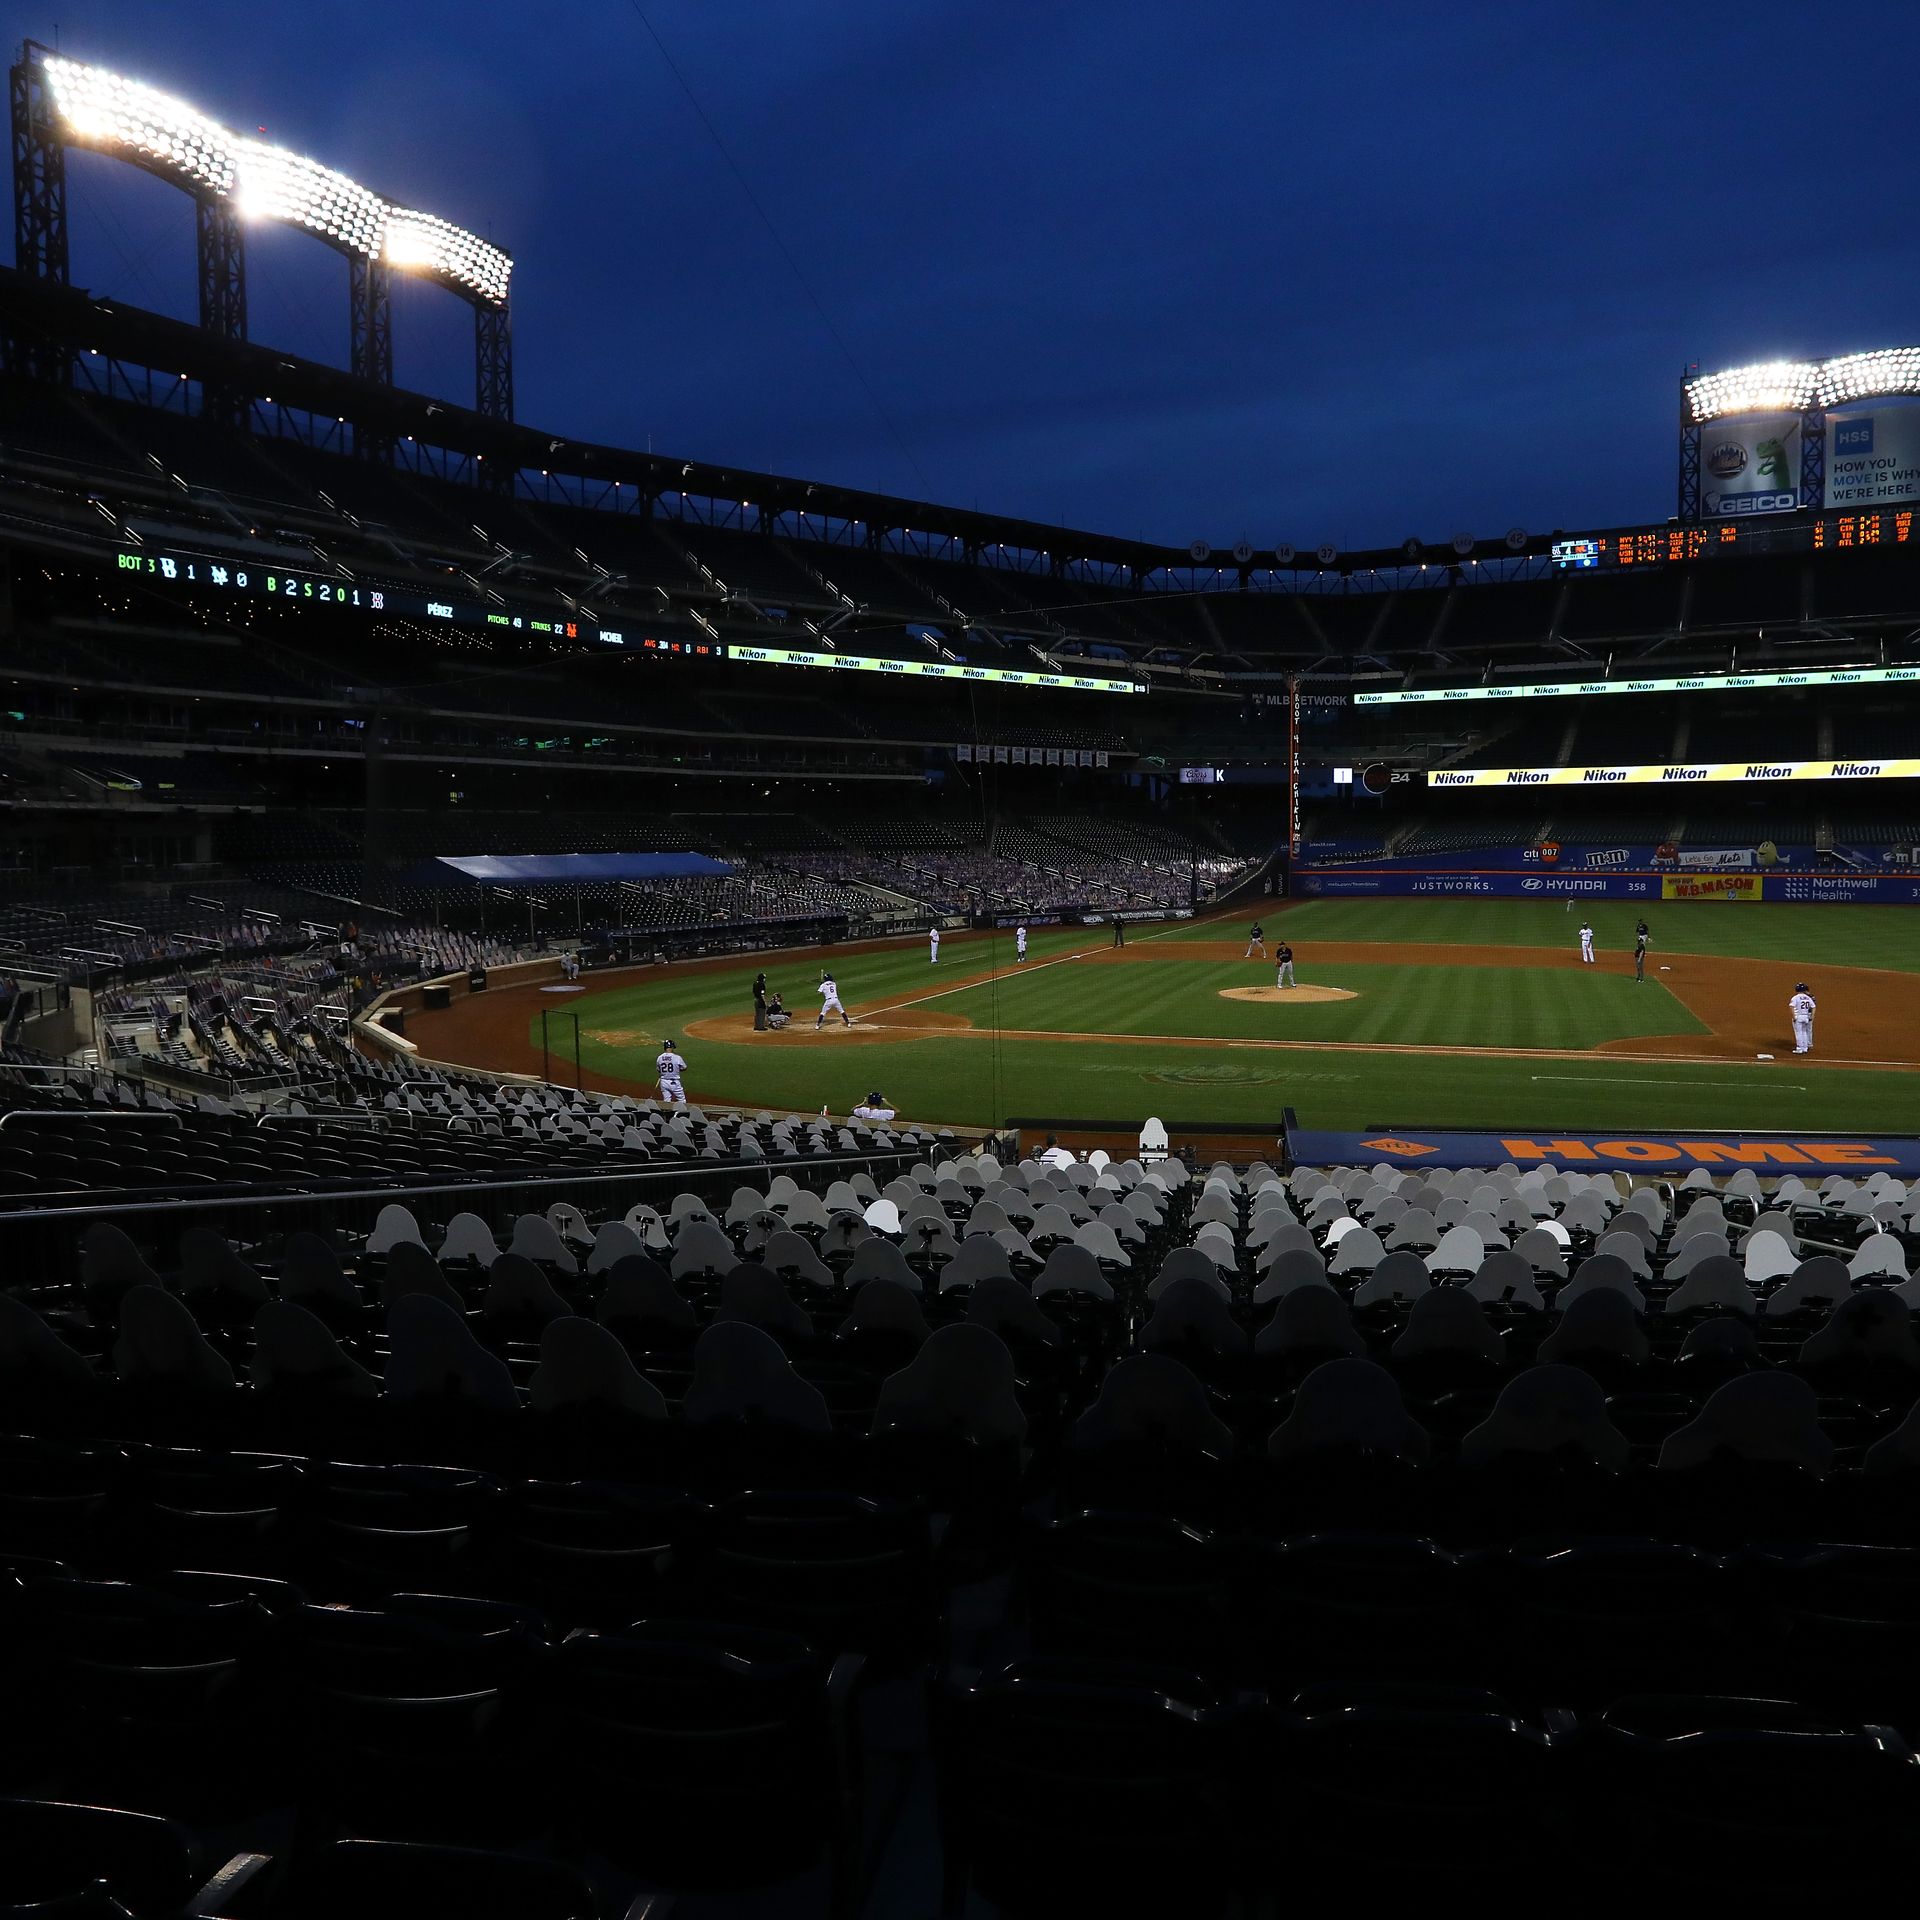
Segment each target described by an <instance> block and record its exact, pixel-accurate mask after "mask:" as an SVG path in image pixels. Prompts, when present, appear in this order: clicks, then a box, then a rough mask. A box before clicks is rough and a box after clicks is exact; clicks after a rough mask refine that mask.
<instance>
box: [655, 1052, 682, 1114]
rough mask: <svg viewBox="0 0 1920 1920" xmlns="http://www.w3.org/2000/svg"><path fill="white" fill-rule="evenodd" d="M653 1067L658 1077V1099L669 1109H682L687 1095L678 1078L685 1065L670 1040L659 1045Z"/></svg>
mask: <svg viewBox="0 0 1920 1920" xmlns="http://www.w3.org/2000/svg"><path fill="white" fill-rule="evenodd" d="M653 1065H654V1071H655V1072H656V1073H658V1074H659V1076H660V1098H661V1099H662V1100H663V1101H664V1102H665V1103H666V1104H667V1105H668V1106H670V1107H684V1106H685V1105H686V1104H687V1094H686V1089H685V1088H684V1087H682V1086H681V1084H680V1076H681V1075H682V1074H684V1073H685V1072H686V1070H687V1063H686V1062H685V1061H684V1060H683V1059H681V1057H680V1055H679V1053H678V1051H677V1050H676V1049H675V1047H674V1044H673V1042H672V1041H671V1040H667V1041H663V1042H662V1043H661V1047H660V1051H659V1053H657V1054H656V1055H655V1056H654V1062H653Z"/></svg>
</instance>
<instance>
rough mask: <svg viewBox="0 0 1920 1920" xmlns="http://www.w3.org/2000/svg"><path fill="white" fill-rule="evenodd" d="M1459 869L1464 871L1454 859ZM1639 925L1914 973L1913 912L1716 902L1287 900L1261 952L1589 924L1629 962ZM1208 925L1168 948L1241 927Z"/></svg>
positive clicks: (1175, 938)
mask: <svg viewBox="0 0 1920 1920" xmlns="http://www.w3.org/2000/svg"><path fill="white" fill-rule="evenodd" d="M1461 864H1462V865H1463V866H1465V865H1470V864H1471V862H1470V860H1468V859H1465V858H1463V859H1462V862H1461ZM1643 917H1644V918H1645V920H1646V922H1647V924H1648V927H1649V929H1650V931H1651V933H1652V939H1653V951H1654V955H1655V958H1656V961H1657V959H1658V956H1659V955H1660V954H1662V953H1724V954H1730V955H1740V956H1745V957H1747V958H1750V959H1756V960H1784V961H1787V962H1789V963H1792V962H1796V961H1802V962H1805V963H1806V964H1807V965H1809V966H1819V965H1828V966H1854V967H1885V968H1889V969H1891V970H1893V971H1895V972H1900V973H1915V972H1920V908H1914V907H1864V906H1859V907H1856V906H1832V907H1820V906H1806V905H1801V904H1798V903H1793V902H1781V903H1779V904H1772V903H1769V904H1765V905H1759V904H1755V903H1753V902H1751V901H1736V902H1733V903H1731V904H1729V903H1728V902H1726V901H1723V900H1666V901H1662V900H1648V901H1645V902H1640V901H1635V900H1594V901H1580V900H1576V901H1575V902H1574V904H1573V907H1572V910H1571V911H1569V910H1568V908H1567V905H1566V903H1565V902H1564V901H1562V900H1463V899H1450V898H1441V899H1418V900H1297V901H1292V902H1289V903H1288V904H1286V905H1284V906H1279V905H1275V906H1272V907H1269V908H1268V909H1267V910H1266V913H1265V917H1264V921H1263V924H1264V925H1265V927H1266V929H1267V941H1268V945H1269V946H1271V945H1272V943H1273V941H1274V940H1275V938H1276V937H1284V938H1286V939H1287V940H1289V941H1291V942H1292V943H1293V944H1294V946H1296V947H1298V948H1301V949H1302V950H1303V953H1302V957H1303V958H1304V959H1310V958H1311V956H1312V944H1313V942H1314V941H1316V940H1329V941H1330V940H1380V941H1393V942H1397V943H1401V944H1413V945H1434V944H1444V945H1448V946H1475V947H1564V948H1566V949H1567V950H1568V951H1570V952H1571V951H1575V950H1577V949H1578V947H1579V944H1580V941H1579V929H1580V922H1581V921H1582V920H1583V919H1590V920H1591V921H1592V923H1593V932H1594V939H1595V942H1596V944H1597V945H1598V946H1599V947H1600V949H1601V951H1602V952H1611V953H1631V952H1632V951H1633V930H1634V923H1635V922H1636V921H1637V920H1639V919H1641V918H1643ZM1251 918H1252V916H1251V914H1249V915H1248V916H1247V919H1246V920H1242V919H1240V918H1238V917H1236V918H1233V919H1213V920H1207V921H1199V922H1195V923H1193V924H1191V925H1188V926H1183V927H1182V928H1181V929H1180V930H1179V932H1177V933H1175V934H1171V935H1169V936H1168V941H1167V944H1168V945H1169V946H1178V945H1179V944H1180V943H1182V942H1184V941H1189V940H1221V939H1228V940H1241V939H1244V938H1245V936H1246V929H1247V926H1248V924H1249V923H1250V922H1251Z"/></svg>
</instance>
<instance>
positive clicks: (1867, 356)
mask: <svg viewBox="0 0 1920 1920" xmlns="http://www.w3.org/2000/svg"><path fill="white" fill-rule="evenodd" d="M1898 393H1920V347H1881V348H1880V349H1878V350H1877V351H1876V352H1873V353H1846V354H1842V355H1840V357H1839V358H1838V359H1834V360H1825V361H1822V362H1821V365H1820V387H1819V393H1818V396H1817V398H1818V400H1819V403H1820V405H1821V406H1823V407H1838V406H1843V405H1845V403H1846V402H1847V401H1849V400H1871V399H1873V398H1875V397H1876V396H1878V395H1880V394H1898Z"/></svg>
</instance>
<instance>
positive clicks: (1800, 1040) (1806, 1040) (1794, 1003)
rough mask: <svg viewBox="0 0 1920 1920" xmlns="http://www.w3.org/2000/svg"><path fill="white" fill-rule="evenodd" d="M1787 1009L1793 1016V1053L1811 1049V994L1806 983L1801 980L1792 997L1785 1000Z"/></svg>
mask: <svg viewBox="0 0 1920 1920" xmlns="http://www.w3.org/2000/svg"><path fill="white" fill-rule="evenodd" d="M1787 1011H1788V1012H1789V1013H1790V1014H1792V1016H1793V1050H1794V1052H1795V1053H1811V1052H1812V1051H1813V995H1812V994H1810V993H1809V992H1808V991H1807V983H1806V982H1805V981H1804V980H1802V981H1801V982H1800V983H1799V985H1798V986H1796V987H1795V988H1794V990H1793V998H1792V999H1791V1000H1789V1001H1788V1002H1787Z"/></svg>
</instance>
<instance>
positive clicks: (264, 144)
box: [9, 40, 513, 420]
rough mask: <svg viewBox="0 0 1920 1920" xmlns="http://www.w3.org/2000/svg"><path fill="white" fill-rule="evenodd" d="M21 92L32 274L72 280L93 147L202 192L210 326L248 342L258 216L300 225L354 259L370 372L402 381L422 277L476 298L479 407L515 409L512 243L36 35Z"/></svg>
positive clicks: (351, 292) (25, 265)
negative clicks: (236, 128)
mask: <svg viewBox="0 0 1920 1920" xmlns="http://www.w3.org/2000/svg"><path fill="white" fill-rule="evenodd" d="M9 91H10V99H11V105H12V117H13V199H14V258H15V261H16V264H17V265H18V266H19V267H20V268H21V270H22V271H24V272H27V273H31V274H34V275H36V276H38V277H39V278H42V279H47V280H53V281H57V282H58V283H60V284H61V285H63V286H64V285H66V284H68V283H69V259H68V244H67V204H66V149H67V148H68V147H69V146H82V147H89V148H92V149H94V150H95V151H97V152H101V153H106V154H110V155H112V156H113V157H114V158H115V159H118V160H124V161H126V162H128V164H130V165H132V166H137V167H141V168H143V169H145V170H146V171H147V172H149V173H152V174H155V175H157V176H158V177H159V178H160V179H162V180H165V181H168V182H169V183H170V184H171V185H173V186H176V187H179V188H180V189H181V190H182V191H183V192H185V193H189V194H191V195H192V196H193V200H194V206H195V210H196V211H195V225H196V231H197V233H198V237H199V249H200V324H201V325H202V326H203V327H204V328H206V330H207V331H208V332H210V333H212V334H214V335H216V336H217V337H219V338H220V339H223V340H244V339H245V338H246V334H247V292H246V238H245V235H246V227H247V225H248V224H249V223H250V222H253V221H263V220H271V221H274V222H275V223H277V224H279V225H282V226H290V227H297V228H298V229H299V230H300V231H301V232H303V233H308V234H311V235H312V236H313V237H314V238H315V239H316V240H319V241H321V242H322V243H323V244H324V245H326V246H329V247H332V248H333V249H334V251H335V252H336V253H340V254H343V255H344V256H345V257H346V260H347V267H348V276H347V277H348V304H349V327H348V333H349V338H350V340H351V343H352V353H351V364H352V370H353V371H354V372H355V373H356V374H359V375H360V376H361V377H363V378H365V379H369V380H375V381H378V382H380V383H381V384H382V385H391V384H392V380H393V330H392V275H393V274H394V273H396V272H399V273H408V274H414V275H417V276H419V277H420V278H421V279H425V280H431V281H432V282H434V284H435V285H437V286H442V287H445V288H446V289H447V290H448V291H449V292H451V293H453V294H455V295H457V296H458V297H459V298H460V299H462V300H464V301H466V302H467V304H468V305H469V306H471V307H472V308H473V314H474V359H475V381H474V390H475V405H476V407H477V408H478V410H479V411H480V412H481V413H483V414H487V415H489V416H491V417H493V418H496V419H502V420H510V419H512V417H513V359H512V353H513V349H512V339H513V336H512V329H511V326H510V324H509V318H508V294H509V290H510V286H511V281H512V276H513V261H512V259H511V257H510V256H509V255H508V254H507V253H506V251H505V250H504V249H503V248H500V247H496V246H494V245H493V244H492V242H490V241H487V240H483V239H481V238H480V236H479V235H478V234H474V233H469V232H468V231H467V230H466V229H465V228H464V227H457V226H455V225H454V224H453V223H452V222H451V221H448V220H442V219H441V218H440V217H439V216H438V215H436V214H431V213H421V212H417V211H415V210H414V209H411V208H407V207H401V206H397V205H394V204H392V203H391V202H389V201H387V200H384V199H382V198H381V196H380V195H379V194H377V193H374V192H372V191H371V190H370V189H369V188H366V187H363V186H361V185H360V184H359V182H358V181H355V180H351V179H349V178H348V177H347V176H346V175H345V174H343V173H336V172H335V171H334V170H333V169H332V168H331V167H326V166H322V165H321V164H320V163H319V162H318V161H316V160H310V159H308V158H306V157H305V156H304V155H302V154H297V153H293V152H291V151H289V150H288V149H287V148H285V147H276V146H274V145H272V144H271V143H270V142H268V141H265V140H258V139H253V138H251V137H249V136H247V135H244V134H238V133H235V132H233V131H232V130H231V129H229V128H227V127H223V126H221V125H220V124H219V123H218V122H217V121H214V120H210V119H208V118H207V117H206V116H205V115H204V114H202V113H199V112H198V111H196V110H195V109H194V108H193V107H191V106H189V105H188V104H187V103H186V102H185V101H183V100H178V99H175V98H174V97H173V96H172V95H171V94H167V93H163V92H161V91H160V89H159V88H157V87H150V86H148V85H146V84H145V83H144V82H142V81H139V80H129V79H126V78H124V77H122V76H121V75H119V74H116V73H110V72H108V71H107V69H105V68H104V67H96V66H90V65H87V64H85V63H83V62H81V61H77V60H69V59H68V58H66V56H65V55H63V54H60V53H57V52H55V51H54V50H52V49H51V48H48V47H44V46H41V45H40V44H39V43H38V42H36V41H32V40H29V41H27V42H26V43H25V44H24V45H23V46H22V48H21V50H20V58H19V60H18V61H17V62H16V63H15V65H14V67H13V70H12V74H11V83H10V89H9Z"/></svg>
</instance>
